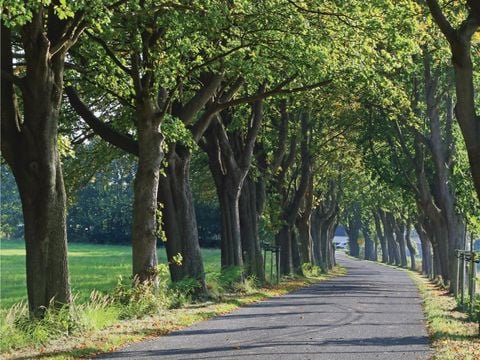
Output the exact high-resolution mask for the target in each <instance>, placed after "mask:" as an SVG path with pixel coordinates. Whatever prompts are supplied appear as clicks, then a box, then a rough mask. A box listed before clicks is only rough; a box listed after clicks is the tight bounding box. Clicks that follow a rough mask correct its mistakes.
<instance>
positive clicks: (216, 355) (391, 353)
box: [100, 254, 432, 360]
mask: <svg viewBox="0 0 480 360" xmlns="http://www.w3.org/2000/svg"><path fill="white" fill-rule="evenodd" d="M337 259H338V261H339V263H341V264H342V265H344V266H346V267H347V269H348V275H347V276H343V277H338V278H335V279H332V280H329V281H326V282H323V283H320V284H316V285H313V286H310V287H307V288H303V289H300V290H298V291H296V292H293V293H291V294H288V295H285V296H281V297H276V298H271V299H269V300H266V301H263V302H260V303H256V304H253V305H251V306H247V307H244V308H241V309H239V310H237V311H235V312H232V313H230V314H227V315H224V316H220V317H216V318H213V319H211V320H207V321H203V322H200V323H197V324H196V325H193V326H190V327H188V328H185V329H183V330H181V331H176V332H173V333H171V334H169V335H167V336H163V337H159V338H155V339H152V340H149V341H146V342H142V343H137V344H133V345H130V346H128V347H126V348H124V349H121V350H120V351H117V352H115V353H110V354H103V355H102V356H101V357H100V358H102V359H126V358H128V359H275V360H280V359H282V360H283V359H285V360H287V359H288V360H290V359H312V360H313V359H328V360H334V359H389V360H392V359H402V360H403V359H428V358H429V357H430V356H431V355H432V354H431V350H430V345H429V341H428V338H427V333H426V330H425V325H424V320H423V313H422V308H421V300H420V297H419V294H418V291H417V289H416V287H415V285H414V284H413V282H412V281H411V280H410V278H409V277H408V275H407V274H406V273H405V272H403V271H400V270H396V269H393V268H389V267H385V266H382V265H377V264H374V263H371V262H366V261H358V260H352V259H350V258H346V257H345V256H344V255H342V254H337Z"/></svg>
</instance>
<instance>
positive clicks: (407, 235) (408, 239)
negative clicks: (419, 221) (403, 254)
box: [405, 220, 417, 271]
mask: <svg viewBox="0 0 480 360" xmlns="http://www.w3.org/2000/svg"><path fill="white" fill-rule="evenodd" d="M410 231H411V223H410V220H409V221H407V224H406V226H405V240H406V242H407V248H408V252H409V253H410V269H411V270H413V271H415V270H416V269H417V266H416V263H415V256H416V255H417V250H416V247H415V245H414V243H413V242H412V238H411V237H410Z"/></svg>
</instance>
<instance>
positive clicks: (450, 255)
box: [424, 49, 480, 292]
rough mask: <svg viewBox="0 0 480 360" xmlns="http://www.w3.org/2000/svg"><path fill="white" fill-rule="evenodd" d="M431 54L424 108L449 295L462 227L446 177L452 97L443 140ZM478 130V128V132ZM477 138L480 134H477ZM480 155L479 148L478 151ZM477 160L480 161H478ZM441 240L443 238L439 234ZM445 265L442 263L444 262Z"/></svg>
mask: <svg viewBox="0 0 480 360" xmlns="http://www.w3.org/2000/svg"><path fill="white" fill-rule="evenodd" d="M430 66H431V61H430V54H429V53H428V52H427V51H426V50H425V49H424V77H425V88H426V91H425V98H426V99H425V102H426V104H427V115H428V119H429V125H430V146H429V149H430V152H431V154H432V159H433V163H434V165H435V182H436V184H435V185H436V186H435V187H434V191H433V194H434V198H435V202H436V204H437V205H438V206H439V207H440V209H441V211H440V212H439V216H440V217H442V218H443V223H444V225H445V226H446V229H445V231H446V235H447V238H446V239H445V241H446V242H447V244H448V249H447V254H443V253H441V254H440V256H441V257H442V258H443V257H445V256H446V257H447V259H448V269H447V271H448V277H449V279H450V291H452V292H453V291H455V289H456V280H457V276H456V273H457V266H456V261H454V259H455V256H456V254H455V250H456V249H458V248H459V245H460V243H461V241H462V239H463V234H462V231H463V224H462V221H461V218H460V217H459V216H458V214H457V213H456V212H455V202H456V199H455V194H454V193H453V191H452V190H451V189H450V186H449V184H450V181H449V177H450V176H451V169H450V168H451V167H452V166H451V164H452V162H453V160H452V153H453V150H452V149H453V148H454V140H453V135H452V132H453V130H452V122H453V104H452V99H451V97H449V96H447V97H446V103H447V108H446V121H445V123H446V124H445V128H446V130H445V136H444V137H442V126H441V122H440V114H439V111H438V105H437V104H438V99H437V94H436V93H437V88H436V83H437V82H436V79H433V77H432V72H431V68H430ZM479 129H480V128H479ZM479 135H480V133H479ZM444 138H445V139H444ZM478 150H479V151H480V147H479V148H478ZM479 159H480V158H479ZM442 236H443V234H442ZM439 245H440V248H439V249H440V251H441V252H443V251H444V244H439ZM443 262H444V261H443Z"/></svg>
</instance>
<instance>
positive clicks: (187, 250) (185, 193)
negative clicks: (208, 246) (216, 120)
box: [158, 144, 206, 293]
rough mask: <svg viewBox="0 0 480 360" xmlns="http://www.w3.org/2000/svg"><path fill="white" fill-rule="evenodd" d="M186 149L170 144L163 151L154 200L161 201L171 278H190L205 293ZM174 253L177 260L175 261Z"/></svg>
mask: <svg viewBox="0 0 480 360" xmlns="http://www.w3.org/2000/svg"><path fill="white" fill-rule="evenodd" d="M191 156H192V155H191V152H190V150H188V149H186V148H184V147H183V146H182V145H180V144H176V145H171V146H170V149H169V152H168V154H167V160H168V166H167V168H166V169H165V176H161V177H160V183H159V191H158V201H159V203H161V204H162V207H163V208H162V213H163V215H162V220H163V230H164V231H165V235H166V240H167V241H166V244H165V247H166V250H167V258H168V264H169V268H170V276H171V278H172V281H174V282H175V281H180V280H183V279H185V278H193V279H195V280H197V281H198V282H199V285H200V290H201V291H200V292H201V293H205V292H206V284H205V272H204V268H203V259H202V253H201V251H200V244H199V240H198V229H197V220H196V214H195V206H194V202H193V196H192V192H191V189H190V181H189V169H190V160H191ZM177 254H180V255H181V258H182V260H181V262H180V263H179V262H177V261H175V257H176V255H177Z"/></svg>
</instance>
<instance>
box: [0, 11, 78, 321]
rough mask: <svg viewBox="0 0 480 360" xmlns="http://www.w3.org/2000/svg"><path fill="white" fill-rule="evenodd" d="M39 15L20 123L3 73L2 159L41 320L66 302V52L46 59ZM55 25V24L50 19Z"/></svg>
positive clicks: (32, 305)
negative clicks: (62, 140)
mask: <svg viewBox="0 0 480 360" xmlns="http://www.w3.org/2000/svg"><path fill="white" fill-rule="evenodd" d="M43 20H44V14H43V10H40V11H39V13H36V14H34V15H33V19H32V22H31V23H29V24H27V25H25V26H24V28H23V33H22V41H23V45H24V50H25V59H26V71H27V74H26V76H25V77H24V78H23V79H22V81H21V88H20V90H21V93H22V100H23V123H22V122H21V121H20V116H21V115H20V114H21V111H20V110H19V108H18V105H17V102H16V95H15V91H14V88H13V83H12V82H11V81H10V80H8V79H5V78H4V74H2V82H1V83H2V89H1V90H2V106H1V125H2V126H1V127H2V131H1V136H2V138H1V143H2V144H1V146H2V154H3V156H4V158H5V160H6V161H7V163H8V165H9V166H10V168H11V169H12V172H13V174H14V176H15V179H16V182H17V185H18V190H19V193H20V198H21V201H22V210H23V216H24V226H25V228H24V229H25V247H26V266H27V293H28V304H29V309H30V313H31V315H32V316H35V317H41V316H42V315H43V313H44V311H45V309H46V308H48V306H49V304H50V302H51V300H52V299H54V303H55V304H56V305H61V304H68V303H70V300H71V299H70V297H71V296H70V284H69V277H68V266H67V239H66V238H67V236H66V198H65V187H64V183H63V175H62V168H61V162H60V158H59V154H58V149H57V126H58V117H59V111H60V104H61V99H62V90H63V69H64V56H65V52H64V51H63V50H62V51H59V52H57V53H56V54H54V55H51V54H50V45H51V43H50V40H49V39H48V38H47V37H46V34H45V33H44V32H43ZM52 21H54V19H52ZM1 41H2V43H1V56H2V59H1V60H2V72H5V73H8V74H12V75H13V65H12V44H11V33H10V30H9V29H7V28H5V27H4V26H3V24H2V39H1Z"/></svg>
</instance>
